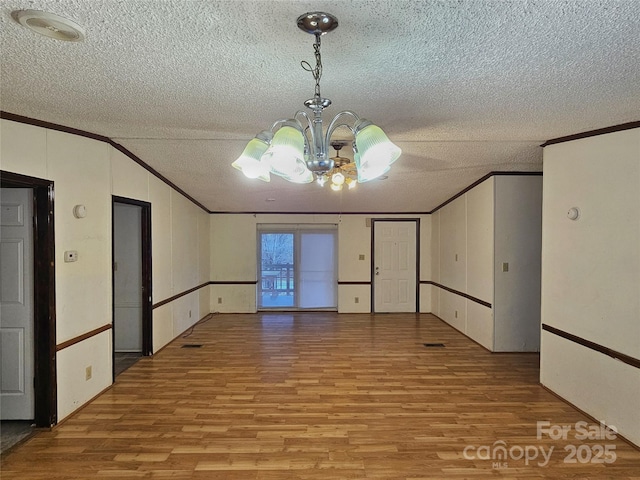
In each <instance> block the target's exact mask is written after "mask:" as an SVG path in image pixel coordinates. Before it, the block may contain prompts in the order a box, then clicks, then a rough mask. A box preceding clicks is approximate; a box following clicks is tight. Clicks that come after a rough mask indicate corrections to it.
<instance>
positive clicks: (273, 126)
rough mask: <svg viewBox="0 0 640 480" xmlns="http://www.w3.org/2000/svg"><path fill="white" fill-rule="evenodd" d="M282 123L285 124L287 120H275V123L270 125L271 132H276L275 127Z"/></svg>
mask: <svg viewBox="0 0 640 480" xmlns="http://www.w3.org/2000/svg"><path fill="white" fill-rule="evenodd" d="M282 123H287V119H286V118H281V119H280V120H276V121H275V122H273V125H271V132H272V133H275V132H276V127H277V126H278V125H280V124H282Z"/></svg>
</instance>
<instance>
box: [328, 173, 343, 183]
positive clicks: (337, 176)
mask: <svg viewBox="0 0 640 480" xmlns="http://www.w3.org/2000/svg"><path fill="white" fill-rule="evenodd" d="M331 181H332V182H333V183H335V184H336V185H342V184H343V183H344V175H343V174H341V173H340V172H337V173H334V174H333V176H332V177H331Z"/></svg>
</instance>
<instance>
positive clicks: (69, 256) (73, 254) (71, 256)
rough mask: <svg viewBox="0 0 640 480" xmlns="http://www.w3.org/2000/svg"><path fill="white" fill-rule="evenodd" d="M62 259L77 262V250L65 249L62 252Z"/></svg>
mask: <svg viewBox="0 0 640 480" xmlns="http://www.w3.org/2000/svg"><path fill="white" fill-rule="evenodd" d="M64 261H65V262H67V263H68V262H77V261H78V252H77V251H76V250H67V251H66V252H64Z"/></svg>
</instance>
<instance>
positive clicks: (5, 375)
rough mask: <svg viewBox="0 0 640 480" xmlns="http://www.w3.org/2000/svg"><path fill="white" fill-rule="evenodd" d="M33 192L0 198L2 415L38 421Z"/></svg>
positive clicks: (15, 191) (6, 192) (10, 192)
mask: <svg viewBox="0 0 640 480" xmlns="http://www.w3.org/2000/svg"><path fill="white" fill-rule="evenodd" d="M32 199H33V192H32V190H31V189H28V188H3V189H1V193H0V204H1V207H0V229H1V234H0V235H1V239H0V347H1V351H0V357H1V361H2V366H1V368H0V411H1V412H2V414H1V416H2V420H31V419H33V418H34V407H35V404H34V391H33V376H34V352H33V348H34V327H33V220H32V219H33V203H32Z"/></svg>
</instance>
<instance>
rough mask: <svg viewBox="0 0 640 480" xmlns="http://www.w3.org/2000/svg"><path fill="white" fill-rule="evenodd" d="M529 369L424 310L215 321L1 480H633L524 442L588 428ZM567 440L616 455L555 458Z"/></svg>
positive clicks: (26, 452) (30, 452)
mask: <svg viewBox="0 0 640 480" xmlns="http://www.w3.org/2000/svg"><path fill="white" fill-rule="evenodd" d="M424 343H444V344H445V346H444V347H425V346H424V345H423V344H424ZM184 344H192V345H193V344H199V345H202V346H201V347H200V348H181V347H182V346H183V345H184ZM538 361H539V358H538V355H536V354H493V355H492V354H490V353H488V352H487V351H485V350H484V349H482V348H481V347H479V346H478V345H476V344H475V343H473V342H472V341H470V340H469V339H467V338H466V337H464V336H463V335H461V334H460V333H458V332H457V331H455V330H453V329H452V328H451V327H449V326H447V325H446V324H445V323H443V322H441V321H440V320H438V319H437V318H435V317H433V316H431V315H427V314H425V315H414V314H387V315H366V314H358V315H344V314H343V315H337V314H335V313H304V314H258V315H239V314H236V315H217V316H214V317H212V318H211V319H210V320H208V321H207V322H205V323H202V324H200V325H198V326H197V327H196V328H195V330H194V331H193V333H192V334H191V335H190V336H188V337H187V338H179V339H177V340H176V341H174V342H173V343H172V344H171V345H169V346H168V347H166V348H165V349H164V350H162V351H161V352H160V353H159V354H157V355H156V356H154V357H153V358H143V359H142V360H140V361H139V362H138V363H136V364H135V365H134V366H132V367H131V368H130V369H128V370H127V371H126V372H124V373H123V374H122V375H120V376H119V377H118V379H117V381H116V383H115V385H114V386H113V387H112V388H110V389H109V390H108V391H106V392H105V393H104V394H102V395H101V396H100V397H98V398H97V399H96V400H95V401H93V402H92V403H90V404H89V405H87V406H86V407H85V408H84V409H82V410H80V411H79V412H77V413H76V414H74V415H73V416H71V417H70V418H68V419H67V420H66V421H64V422H63V423H62V424H60V425H59V426H57V427H56V428H54V429H53V430H52V431H51V432H41V433H38V434H37V435H36V436H35V437H34V438H32V439H30V440H29V441H27V442H26V443H25V444H23V445H21V446H19V447H17V448H16V449H15V450H13V451H12V452H10V453H9V454H8V455H6V456H5V457H4V458H3V459H2V474H1V477H2V479H3V480H5V479H30V478H33V479H93V478H110V479H118V480H124V479H136V478H171V479H186V478H194V479H256V480H258V479H259V480H286V479H322V480H332V479H365V478H366V479H382V478H384V479H444V478H471V479H479V478H489V477H502V478H510V479H520V478H527V479H529V478H571V479H576V478H598V479H625V478H636V479H638V478H640V451H638V450H636V449H634V448H632V447H631V446H629V445H628V444H626V443H625V442H623V441H621V440H619V439H616V440H605V439H603V440H592V441H589V440H587V441H579V440H576V439H575V438H574V435H573V434H570V435H569V437H568V439H567V440H558V441H554V440H551V439H550V438H549V437H548V436H547V435H544V436H543V438H542V439H540V440H538V439H537V438H536V422H537V421H547V422H549V423H550V425H571V426H574V425H575V424H576V422H579V421H585V420H586V421H588V419H587V418H586V417H585V416H584V415H582V414H581V413H579V412H578V411H576V410H574V409H573V408H572V407H570V406H569V405H567V404H565V403H564V402H562V401H560V400H558V399H557V398H556V397H554V396H553V395H552V394H550V393H549V392H547V391H545V390H544V389H543V388H542V387H540V386H539V385H538ZM629 401H635V402H637V401H638V399H629ZM589 425H593V424H592V423H591V422H590V421H589ZM571 445H573V446H574V447H575V449H576V450H578V451H579V455H580V457H579V458H580V459H582V460H584V459H586V458H587V456H589V457H593V458H596V461H598V460H604V459H605V457H604V456H602V452H601V451H600V450H599V449H598V446H599V445H601V446H602V448H604V446H605V445H610V446H611V445H612V446H613V448H614V450H611V447H608V449H609V454H608V455H610V452H611V451H613V453H614V454H615V456H616V459H615V461H614V462H613V463H609V464H607V463H580V461H577V462H576V463H565V457H567V456H568V455H570V453H571V451H570V450H569V451H567V450H565V448H569V449H571V448H572V447H571ZM500 446H503V447H506V452H507V455H506V457H504V458H502V459H499V458H497V456H496V453H500V452H501V450H500V449H499V447H500ZM551 447H553V451H552V453H551V455H550V460H549V462H548V464H544V463H542V462H543V461H544V460H543V458H542V453H540V452H541V449H543V450H544V452H545V454H547V453H548V452H549V450H550V449H551ZM534 450H535V451H536V453H537V454H538V458H535V459H529V460H526V459H525V458H521V457H522V455H523V454H524V452H529V456H530V457H531V456H533V452H534ZM465 452H466V453H465ZM492 456H493V457H496V458H494V459H492V458H491V457H492ZM606 458H611V457H610V456H609V457H606ZM527 463H528V465H527ZM539 463H540V464H541V465H540V464H539Z"/></svg>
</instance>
